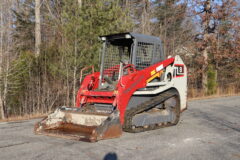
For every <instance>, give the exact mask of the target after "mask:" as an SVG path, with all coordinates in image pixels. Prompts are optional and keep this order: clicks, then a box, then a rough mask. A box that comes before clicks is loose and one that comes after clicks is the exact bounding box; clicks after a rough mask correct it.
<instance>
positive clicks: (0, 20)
mask: <svg viewBox="0 0 240 160" xmlns="http://www.w3.org/2000/svg"><path fill="white" fill-rule="evenodd" d="M2 6H3V4H2V3H1V4H0V12H1V15H0V24H1V25H0V26H1V29H0V31H1V33H0V34H1V35H0V43H1V44H0V45H1V46H0V76H2V62H3V7H2ZM0 112H1V118H2V119H5V114H4V108H3V97H2V89H1V88H0Z"/></svg>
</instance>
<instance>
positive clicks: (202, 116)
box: [0, 96, 240, 160]
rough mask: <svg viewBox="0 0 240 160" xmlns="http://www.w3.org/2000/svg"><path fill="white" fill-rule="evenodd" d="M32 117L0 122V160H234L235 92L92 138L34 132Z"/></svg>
mask: <svg viewBox="0 0 240 160" xmlns="http://www.w3.org/2000/svg"><path fill="white" fill-rule="evenodd" d="M37 121H39V119H37V120H36V119H35V120H27V121H19V122H3V123H0V160H12V159H16V160H28V159H31V160H32V159H33V160H48V159H49V160H51V159H56V160H62V159H66V160H71V159H78V160H95V159H97V160H130V159H134V160H138V159H143V160H160V159H163V160H174V159H176V160H190V159H193V160H198V159H201V160H221V159H226V160H229V159H236V160H240V96H234V97H224V98H215V99H206V100H195V101H190V102H189V103H188V110H186V111H185V112H183V113H182V115H181V120H180V122H179V124H178V125H177V126H173V127H168V128H162V129H159V130H154V131H149V132H144V133H137V134H133V133H123V136H122V137H120V138H118V139H110V140H104V141H99V142H97V143H87V142H79V141H72V140H66V139H60V138H53V137H47V136H42V135H34V134H33V126H34V123H35V122H37Z"/></svg>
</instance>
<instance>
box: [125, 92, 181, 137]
mask: <svg viewBox="0 0 240 160" xmlns="http://www.w3.org/2000/svg"><path fill="white" fill-rule="evenodd" d="M173 96H178V99H179V94H178V92H177V91H176V90H175V89H170V90H167V91H165V92H163V93H161V94H160V95H158V96H156V97H154V98H151V99H150V100H148V101H146V102H144V103H142V104H140V105H138V106H137V107H134V108H131V109H128V110H126V113H125V123H124V126H123V130H124V131H126V132H134V133H137V132H144V131H148V130H154V129H158V128H163V127H167V126H172V125H176V124H177V123H178V121H179V118H180V104H179V100H178V101H177V106H176V107H177V112H178V113H176V114H177V119H176V121H175V122H174V123H171V122H167V123H165V124H163V125H160V126H159V125H157V124H152V125H149V126H148V128H144V127H135V128H133V127H132V124H131V123H132V118H133V116H134V115H135V114H138V113H141V112H144V111H146V110H148V109H151V108H154V107H155V106H156V105H158V104H160V103H163V102H164V101H165V100H167V99H169V98H171V97H173Z"/></svg>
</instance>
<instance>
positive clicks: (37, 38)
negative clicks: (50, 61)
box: [35, 0, 41, 57]
mask: <svg viewBox="0 0 240 160" xmlns="http://www.w3.org/2000/svg"><path fill="white" fill-rule="evenodd" d="M40 7H41V4H40V0H35V53H36V57H37V56H39V54H40V46H41V19H40Z"/></svg>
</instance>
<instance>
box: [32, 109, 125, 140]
mask: <svg viewBox="0 0 240 160" xmlns="http://www.w3.org/2000/svg"><path fill="white" fill-rule="evenodd" d="M34 131H35V133H36V134H44V135H48V136H55V137H61V138H67V139H74V140H80V141H88V142H96V141H98V140H102V139H109V138H117V137H119V136H121V134H122V126H121V124H120V121H119V113H118V111H113V112H112V113H98V112H86V111H83V110H81V109H79V108H67V107H61V108H58V109H56V110H55V111H54V112H53V113H51V114H50V115H48V116H47V117H46V118H44V119H43V120H42V121H40V122H38V123H36V125H35V128H34Z"/></svg>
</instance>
